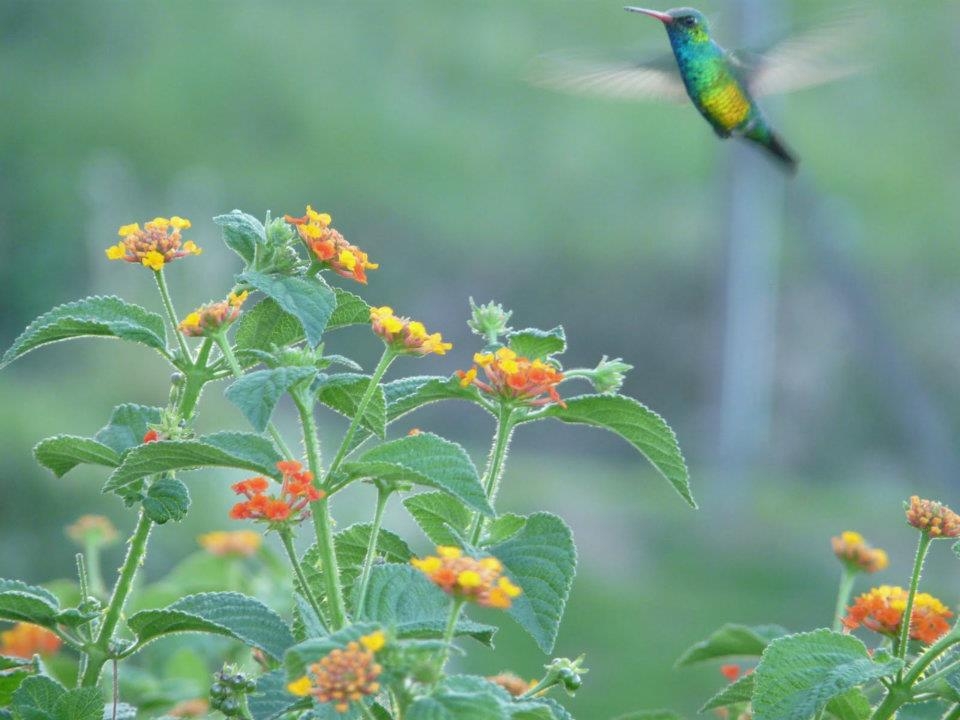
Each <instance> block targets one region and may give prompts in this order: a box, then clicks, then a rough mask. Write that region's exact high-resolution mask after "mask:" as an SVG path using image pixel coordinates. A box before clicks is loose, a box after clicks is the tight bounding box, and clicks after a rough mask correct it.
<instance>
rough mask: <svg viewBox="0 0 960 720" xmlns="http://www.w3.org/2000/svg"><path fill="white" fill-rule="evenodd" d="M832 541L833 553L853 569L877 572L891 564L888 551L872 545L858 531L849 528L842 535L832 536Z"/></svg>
mask: <svg viewBox="0 0 960 720" xmlns="http://www.w3.org/2000/svg"><path fill="white" fill-rule="evenodd" d="M830 543H831V544H832V545H833V554H834V555H836V556H837V557H838V558H839V559H840V560H841V561H842V562H844V563H846V564H847V566H849V567H850V568H852V569H855V570H860V571H862V572H866V573H875V572H878V571H880V570H883V569H884V568H885V567H887V565H889V564H890V559H889V558H888V557H887V553H886V551H884V550H881V549H880V548H874V547H871V546H870V544H869V543H868V542H867V541H866V540H864V539H863V535H861V534H860V533H858V532H853V531H852V530H847V531H846V532H842V533H840V537H834V538H830Z"/></svg>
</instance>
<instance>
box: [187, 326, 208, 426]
mask: <svg viewBox="0 0 960 720" xmlns="http://www.w3.org/2000/svg"><path fill="white" fill-rule="evenodd" d="M212 348H213V338H204V340H203V344H202V345H201V346H200V352H199V353H198V354H197V359H196V362H195V363H194V365H193V368H191V369H190V370H189V371H188V372H187V374H186V384H185V385H184V388H183V395H181V396H180V417H182V418H183V419H184V420H189V419H190V416H191V415H193V410H194V408H196V406H197V401H199V400H200V392H201V391H202V390H203V386H204V385H205V384H206V383H207V381H208V380H211V379H212V378H211V376H210V374H209V373H208V371H207V361H208V360H209V358H210V350H211V349H212Z"/></svg>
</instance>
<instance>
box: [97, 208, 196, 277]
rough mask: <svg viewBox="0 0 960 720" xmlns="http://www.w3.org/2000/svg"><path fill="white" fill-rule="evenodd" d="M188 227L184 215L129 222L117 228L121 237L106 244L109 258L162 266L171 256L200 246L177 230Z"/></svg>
mask: <svg viewBox="0 0 960 720" xmlns="http://www.w3.org/2000/svg"><path fill="white" fill-rule="evenodd" d="M189 227H190V221H189V220H187V219H186V218H182V217H177V216H176V215H174V216H173V217H172V218H169V219H168V218H163V217H158V218H154V219H153V220H151V221H150V222H148V223H144V225H143V228H142V229H141V228H140V223H130V224H129V225H124V226H123V227H121V228H120V230H119V232H118V234H119V235H120V237H121V238H123V239H122V240H121V241H120V242H118V243H117V244H116V245H111V246H110V247H108V248H107V251H106V252H107V257H108V258H109V259H110V260H126V261H127V262H131V263H140V264H141V265H143V266H144V267H148V268H150V269H151V270H156V271H159V270H162V269H163V266H164V265H166V264H167V263H168V262H171V261H172V260H176V259H177V258H182V257H184V256H186V255H199V254H200V253H201V250H200V248H198V247H197V245H196V243H195V242H193V240H187V241H186V242H183V239H182V238H181V237H180V231H181V230H186V229H187V228H189Z"/></svg>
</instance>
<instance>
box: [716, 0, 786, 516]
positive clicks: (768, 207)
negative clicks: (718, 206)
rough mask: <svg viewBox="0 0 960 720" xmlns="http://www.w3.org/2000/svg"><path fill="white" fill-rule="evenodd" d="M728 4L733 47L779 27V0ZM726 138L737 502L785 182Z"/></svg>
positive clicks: (727, 391) (724, 400)
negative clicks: (734, 31)
mask: <svg viewBox="0 0 960 720" xmlns="http://www.w3.org/2000/svg"><path fill="white" fill-rule="evenodd" d="M729 7H730V8H731V9H732V10H733V11H734V12H732V13H731V15H732V17H731V20H730V23H729V26H730V27H731V28H733V27H737V28H739V29H740V37H738V38H736V40H737V41H738V42H736V44H735V45H734V46H735V47H737V46H739V47H750V46H755V45H757V44H758V42H759V41H761V40H763V39H767V37H768V33H769V31H770V29H771V27H773V26H782V23H781V22H780V20H781V19H782V18H781V10H782V2H781V0H733V1H732V2H731V3H730V5H729ZM725 39H726V40H728V41H729V39H728V38H725ZM728 143H729V144H728V145H726V146H725V147H728V148H729V154H728V158H729V166H728V168H727V169H726V171H725V181H724V182H723V183H722V184H721V186H722V188H723V190H722V193H723V200H722V202H723V207H724V208H725V210H726V212H727V231H726V275H725V280H724V287H723V296H724V297H723V307H724V310H723V312H724V323H723V327H724V338H723V358H722V366H721V376H720V402H719V424H720V427H719V433H718V435H717V437H718V447H717V452H718V458H719V463H720V470H721V473H722V475H723V476H724V477H723V480H724V482H723V488H722V492H723V493H724V495H725V496H726V497H727V498H728V499H729V501H730V502H736V500H737V499H738V497H739V496H741V495H742V494H743V492H744V489H745V488H744V480H745V474H746V472H747V471H749V470H750V468H751V467H752V466H754V465H755V464H756V462H757V461H758V460H761V459H762V456H763V453H764V451H765V448H766V445H767V441H768V439H769V434H770V417H771V409H772V404H773V376H774V363H775V351H776V342H775V341H776V314H777V299H778V292H779V260H780V249H781V241H782V233H783V226H782V220H783V204H784V192H785V187H784V176H783V173H782V171H781V170H780V168H778V167H776V166H775V165H774V164H773V163H771V162H770V160H769V158H767V157H764V155H763V154H762V153H761V152H759V151H758V150H757V148H754V147H750V146H748V145H747V144H745V143H744V142H743V141H740V140H737V139H733V140H730V141H728Z"/></svg>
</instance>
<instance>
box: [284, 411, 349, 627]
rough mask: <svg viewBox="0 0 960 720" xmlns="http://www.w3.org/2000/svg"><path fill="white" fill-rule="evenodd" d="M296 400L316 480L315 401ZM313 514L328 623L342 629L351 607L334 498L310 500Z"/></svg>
mask: <svg viewBox="0 0 960 720" xmlns="http://www.w3.org/2000/svg"><path fill="white" fill-rule="evenodd" d="M292 397H293V402H294V404H295V405H296V406H297V411H298V412H299V414H300V426H301V427H302V429H303V445H304V447H305V448H306V451H307V464H308V465H309V467H310V472H312V473H313V477H314V482H318V480H319V478H320V477H321V467H320V440H319V439H318V437H317V422H316V420H314V417H313V403H312V402H308V401H307V400H306V399H305V398H303V397H301V394H300V393H297V392H294V393H293V394H292ZM310 515H311V517H313V528H314V530H315V532H316V536H317V551H318V552H319V553H320V561H321V563H323V567H322V570H323V582H324V584H325V585H326V600H327V607H328V608H329V610H330V618H329V620H328V621H327V623H326V625H327V627H329V628H330V630H331V631H336V630H339V629H340V628H342V627H343V625H344V622H345V621H346V616H347V611H346V606H345V605H344V602H343V590H342V589H341V588H340V567H339V565H338V564H337V553H336V551H335V550H334V546H333V528H332V521H331V519H330V499H329V498H328V497H327V496H326V495H325V496H324V497H322V498H320V499H319V500H316V501H314V502H312V503H310Z"/></svg>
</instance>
